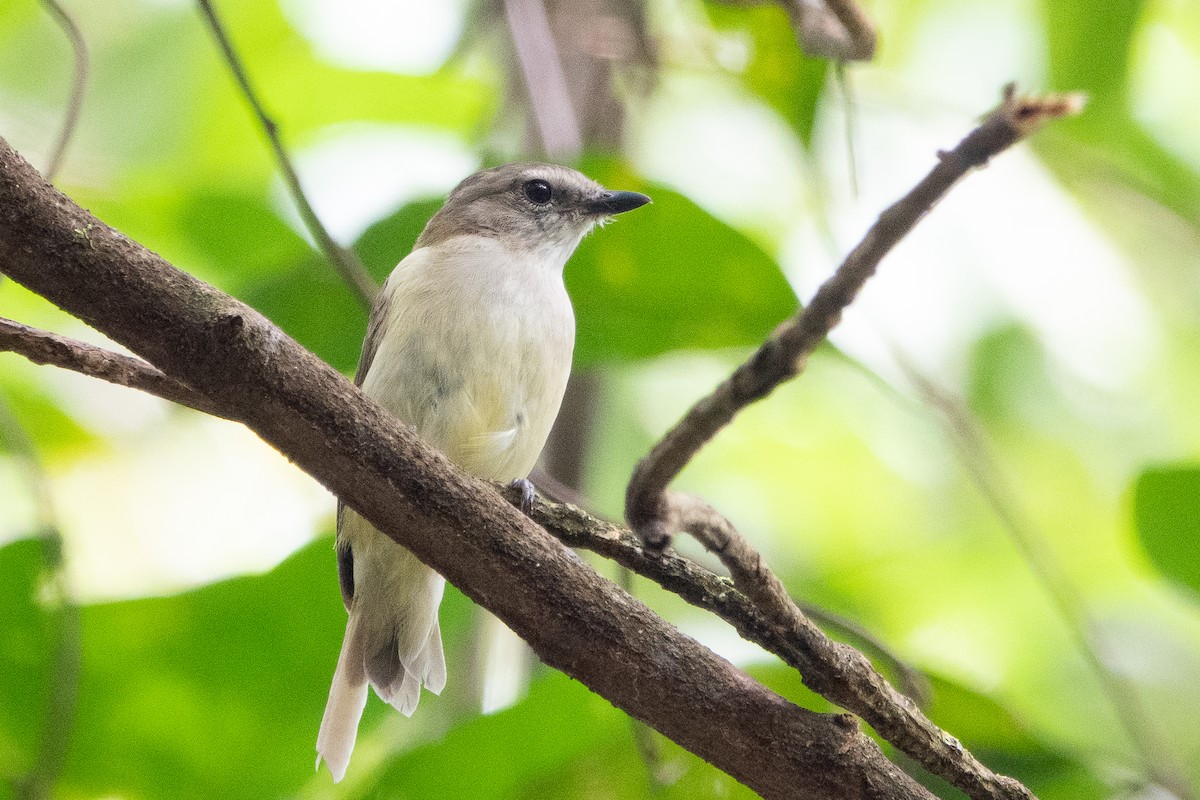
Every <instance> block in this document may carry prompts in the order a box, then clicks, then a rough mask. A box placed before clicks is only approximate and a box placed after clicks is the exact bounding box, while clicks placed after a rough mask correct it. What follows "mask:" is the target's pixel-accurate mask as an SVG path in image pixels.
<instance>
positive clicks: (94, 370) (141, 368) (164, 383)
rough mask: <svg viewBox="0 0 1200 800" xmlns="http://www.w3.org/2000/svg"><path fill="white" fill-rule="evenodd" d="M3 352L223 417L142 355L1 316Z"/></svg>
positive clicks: (206, 401) (204, 398) (210, 404)
mask: <svg viewBox="0 0 1200 800" xmlns="http://www.w3.org/2000/svg"><path fill="white" fill-rule="evenodd" d="M0 352H10V353H19V354H20V355H23V356H25V357H26V358H27V359H29V360H30V361H32V362H33V363H35V364H51V365H53V366H56V367H62V368H63V369H69V370H72V371H74V372H79V373H82V374H84V375H89V376H91V377H93V378H99V379H100V380H104V381H108V382H109V383H115V384H118V385H120V386H128V387H129V388H131V389H140V390H142V391H143V392H147V393H149V394H153V395H157V396H158V397H161V398H163V399H164V400H170V401H171V402H173V403H179V404H180V405H181V406H187V407H188V408H194V409H196V410H197V411H203V412H204V413H206V414H212V415H213V416H217V417H223V416H227V414H225V413H222V411H221V409H220V408H218V407H217V406H216V405H214V404H213V403H212V402H210V401H209V400H208V398H207V397H205V396H204V395H202V394H200V393H199V392H197V391H196V390H195V389H192V388H191V387H189V386H186V385H185V384H183V383H181V382H179V381H177V380H175V379H174V378H169V377H167V376H166V375H164V374H163V372H162V370H160V369H158V368H157V367H155V366H153V365H152V364H147V363H146V362H145V361H143V360H142V359H140V358H134V357H133V356H127V355H123V354H121V353H114V352H112V351H111V350H105V349H104V348H103V347H96V345H94V344H88V343H87V342H81V341H79V340H78V339H72V338H70V337H67V336H59V335H58V334H57V333H50V332H49V331H43V330H38V329H37V328H31V327H29V326H28V325H22V324H21V323H19V322H13V321H12V320H9V319H4V318H3V317H0Z"/></svg>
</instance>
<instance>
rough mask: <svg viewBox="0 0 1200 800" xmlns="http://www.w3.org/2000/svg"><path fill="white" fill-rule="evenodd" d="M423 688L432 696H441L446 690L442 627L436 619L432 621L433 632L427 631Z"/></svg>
mask: <svg viewBox="0 0 1200 800" xmlns="http://www.w3.org/2000/svg"><path fill="white" fill-rule="evenodd" d="M423 673H424V678H425V688H426V689H428V690H429V691H431V692H433V693H434V694H441V693H442V689H445V688H446V654H445V652H444V651H443V650H442V625H441V623H440V622H438V620H437V619H434V621H433V630H431V631H429V642H428V643H427V644H426V645H425V669H424V671H423Z"/></svg>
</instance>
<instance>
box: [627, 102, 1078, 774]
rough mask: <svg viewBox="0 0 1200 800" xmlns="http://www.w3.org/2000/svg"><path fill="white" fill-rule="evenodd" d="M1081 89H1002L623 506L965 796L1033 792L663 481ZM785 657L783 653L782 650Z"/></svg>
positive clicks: (677, 435)
mask: <svg viewBox="0 0 1200 800" xmlns="http://www.w3.org/2000/svg"><path fill="white" fill-rule="evenodd" d="M1081 103H1082V100H1081V98H1079V97H1078V96H1074V95H1072V96H1065V97H1050V98H1042V99H1036V98H1035V99H1028V98H1019V97H1017V95H1016V93H1015V91H1014V89H1013V87H1012V86H1009V87H1007V88H1006V89H1005V93H1004V99H1003V102H1002V103H1001V105H1000V107H999V108H998V109H997V110H996V111H994V112H993V113H992V114H990V115H989V116H988V117H987V118H986V119H985V120H984V121H983V123H981V124H980V125H979V127H978V128H976V129H975V130H974V131H972V132H971V133H970V134H969V135H968V136H967V137H966V138H965V139H963V141H962V142H960V143H959V145H958V146H957V147H956V148H954V150H952V151H949V152H945V153H940V154H939V162H938V164H937V166H935V167H934V169H933V170H932V171H931V172H930V173H929V175H928V176H926V177H925V179H924V180H922V181H921V182H920V183H919V184H918V185H917V186H916V188H914V189H913V190H912V191H911V192H909V194H908V195H907V196H905V197H904V198H903V199H902V200H900V201H899V202H897V203H896V204H894V205H893V206H892V207H891V208H889V209H887V210H886V211H885V212H884V213H883V214H882V215H881V216H880V218H879V221H878V222H876V223H875V225H874V226H872V227H871V229H870V230H869V231H868V232H867V235H866V237H865V238H864V239H863V241H862V242H861V243H860V244H859V245H858V246H857V247H856V248H855V249H854V250H853V251H852V252H851V253H850V255H849V256H847V258H846V260H845V261H844V262H843V263H842V265H841V266H840V267H839V268H838V270H837V271H836V272H835V273H834V275H833V277H832V278H830V279H829V280H828V281H826V283H825V284H823V285H822V286H821V288H820V289H818V290H817V294H816V296H815V297H814V298H813V300H812V302H811V303H810V304H809V305H808V306H807V307H806V308H805V309H803V310H802V311H801V312H800V313H799V314H798V315H797V316H796V317H793V318H792V319H790V320H788V321H786V322H785V323H783V324H782V325H780V326H779V328H778V329H776V331H775V333H774V334H773V335H772V336H771V338H770V339H768V340H767V341H766V342H765V343H764V344H763V345H762V346H761V347H760V348H759V349H758V351H757V352H756V353H755V354H754V355H753V356H752V357H751V358H750V359H749V360H748V361H747V362H746V363H744V364H743V365H742V366H740V367H738V369H737V370H735V371H734V373H733V375H732V376H730V377H729V378H728V379H727V380H726V381H724V382H723V383H722V384H721V385H720V386H718V387H717V388H716V390H714V391H713V393H712V394H710V395H709V396H708V397H706V398H704V399H702V400H701V401H699V402H698V403H697V404H696V405H695V406H693V407H692V409H691V410H690V411H689V412H688V413H687V414H686V415H685V416H684V418H683V419H682V420H681V421H680V422H679V423H678V424H676V426H675V427H674V428H672V429H671V430H670V431H668V432H667V434H666V435H665V436H663V438H662V439H661V440H660V441H659V442H658V443H657V444H656V445H655V446H654V448H653V449H652V450H651V451H650V453H649V455H647V456H646V458H645V459H643V460H642V461H641V462H640V463H639V464H638V465H637V467H636V469H635V470H634V473H633V476H632V478H631V479H630V482H629V486H628V488H627V490H626V506H625V514H626V518H627V519H628V520H629V523H630V525H631V526H632V527H633V529H634V530H635V531H637V533H638V534H639V535H640V536H641V538H642V540H643V541H644V542H646V543H647V546H648V547H650V548H651V549H653V550H657V551H662V550H663V549H665V548H666V547H667V546H668V545H669V543H670V540H671V536H672V534H673V533H674V532H676V531H686V532H687V533H690V534H692V535H693V536H694V537H696V538H697V539H698V540H699V541H700V542H701V543H702V544H703V545H704V546H705V547H706V548H707V549H708V550H710V551H712V552H713V553H715V554H717V556H718V557H719V558H720V559H721V561H722V563H723V564H725V566H726V567H727V568H728V569H729V571H730V573H731V575H732V576H733V581H734V585H735V586H736V587H737V589H738V590H740V591H741V592H742V593H743V594H744V595H746V597H747V598H749V600H750V601H751V602H752V603H753V604H754V606H755V607H756V608H757V609H758V610H759V611H760V612H761V613H762V614H763V616H764V617H765V618H766V619H767V620H768V621H769V622H770V623H771V625H773V626H775V627H777V628H778V629H780V630H781V631H784V632H786V633H785V634H784V636H785V638H786V639H788V640H790V641H792V642H794V643H803V644H802V645H801V651H800V652H799V653H798V656H799V658H798V660H797V662H796V663H793V661H791V660H789V662H788V663H792V664H793V666H796V667H797V669H799V670H800V672H801V675H802V676H803V679H804V682H805V684H806V685H807V686H809V687H810V688H811V689H813V690H814V691H816V692H818V693H819V694H821V695H823V696H824V697H826V698H828V699H830V700H832V701H834V702H836V703H838V704H839V705H841V706H842V707H844V708H847V709H849V710H850V711H853V712H854V713H856V714H858V715H859V716H861V717H862V718H863V719H864V720H866V721H867V722H868V723H870V725H871V726H872V727H873V728H874V729H875V731H876V732H877V733H879V735H880V736H882V737H883V738H884V739H886V740H888V741H889V742H891V743H892V744H894V745H895V746H896V747H898V748H900V749H901V750H903V751H904V752H905V753H908V754H909V755H910V756H912V757H913V758H915V759H917V760H918V761H919V762H920V763H921V764H922V765H923V766H925V767H926V768H927V769H929V770H930V771H931V772H933V773H934V774H936V775H939V776H941V777H943V778H945V779H946V780H948V781H949V782H950V783H951V784H952V785H954V786H956V787H958V788H959V789H961V790H963V791H964V792H966V793H967V794H968V795H969V796H971V797H972V798H1029V797H1032V795H1031V794H1030V793H1029V791H1028V789H1026V788H1025V787H1024V786H1021V785H1020V784H1019V783H1017V782H1016V781H1013V780H1012V779H1010V778H1005V777H1002V776H998V775H996V774H994V773H992V772H991V771H990V770H988V769H987V768H986V767H984V766H983V765H981V764H980V763H979V762H978V761H976V760H975V758H974V757H973V756H972V755H971V754H970V753H968V752H966V751H965V750H964V749H963V747H962V745H961V744H960V743H959V742H958V741H957V740H955V739H954V738H953V737H949V736H948V735H947V734H945V733H944V732H942V731H941V730H939V729H938V728H937V727H936V726H935V725H933V723H931V722H930V721H929V720H928V719H926V718H925V716H924V715H923V714H921V713H920V711H919V710H918V709H917V708H916V707H915V706H914V705H913V704H912V703H911V702H910V701H909V700H908V699H907V698H906V697H904V696H903V695H901V694H900V693H899V692H897V691H896V690H895V689H894V688H893V687H892V686H891V685H889V684H888V683H887V681H886V680H885V679H884V678H883V677H882V676H881V675H880V674H879V673H878V672H876V671H875V670H874V669H873V668H872V667H871V665H870V662H868V661H867V660H866V659H865V658H864V657H863V656H862V654H861V653H859V652H858V651H856V650H853V649H852V648H849V647H845V646H844V645H838V644H836V643H834V642H832V641H830V640H829V639H828V638H826V637H825V636H824V634H823V633H821V631H820V629H819V628H817V627H816V626H815V625H814V624H813V623H812V621H811V620H809V619H808V618H806V617H805V615H804V614H803V612H801V610H800V609H799V608H798V607H797V605H796V603H795V602H794V601H793V600H792V599H791V597H790V596H789V595H788V593H787V590H786V588H785V587H784V586H783V584H782V583H781V582H780V580H779V579H778V577H776V576H775V574H774V573H773V572H772V571H771V570H770V568H769V567H768V566H767V564H766V562H765V561H764V560H763V558H762V556H761V554H760V553H759V552H758V551H757V550H756V549H755V548H754V546H753V545H752V544H750V542H749V541H748V540H747V539H746V538H745V537H743V536H742V535H741V534H740V533H739V532H738V531H737V529H736V528H735V527H734V526H733V525H732V524H731V523H730V522H729V521H728V520H727V519H726V518H725V517H724V516H722V515H721V514H720V513H719V512H717V511H716V509H714V508H712V507H711V506H710V505H709V504H708V503H706V502H705V501H704V500H702V499H700V498H698V497H693V496H691V495H683V494H677V493H672V492H668V491H667V487H668V486H669V484H670V483H671V482H672V481H673V480H674V479H675V477H676V476H677V475H678V474H679V472H680V471H681V470H682V469H683V467H684V466H685V465H686V464H687V463H688V462H689V461H690V460H691V459H692V457H693V456H694V455H695V454H696V453H697V452H699V451H700V449H701V448H702V447H703V446H704V445H705V444H706V443H707V442H708V441H709V440H710V439H711V438H712V437H713V436H714V435H716V433H717V432H718V431H719V430H720V429H721V428H723V427H724V426H725V425H727V424H728V423H729V422H730V421H732V419H733V418H734V416H735V415H736V414H737V413H738V412H739V411H740V410H741V409H742V408H744V407H745V406H747V405H749V404H750V403H753V402H755V401H756V400H759V399H762V398H763V397H765V396H767V395H768V394H769V393H770V392H771V391H773V390H774V389H775V388H776V387H777V386H778V385H779V384H781V383H783V382H784V381H785V380H788V379H790V378H792V377H794V376H796V375H798V374H799V373H800V372H802V371H803V369H804V366H805V364H806V361H807V359H808V356H809V355H810V354H811V353H812V352H813V350H815V349H816V347H817V346H818V345H819V344H820V343H821V341H823V340H824V338H825V337H826V335H827V334H828V333H829V331H830V330H832V328H833V327H834V325H836V324H837V323H838V321H839V320H840V319H841V315H842V312H843V311H844V310H845V308H846V307H847V306H848V305H849V304H850V303H851V302H852V301H853V299H854V298H855V296H857V294H858V292H859V290H860V289H861V288H862V286H863V285H864V284H865V283H866V281H867V280H868V279H869V278H870V277H871V275H873V274H874V272H875V269H876V267H877V266H878V264H879V262H880V261H881V260H882V258H883V257H884V255H886V254H887V253H888V252H889V251H890V250H891V249H892V247H894V246H895V245H896V244H897V243H898V242H899V241H900V240H901V239H902V238H903V237H904V236H905V235H907V233H908V232H909V231H910V230H911V229H912V228H913V227H914V226H915V225H916V223H917V222H918V221H920V219H921V218H922V217H923V216H924V215H925V214H926V213H928V212H929V210H930V209H931V208H932V207H933V206H934V204H936V203H937V201H938V200H940V199H941V198H942V197H943V196H944V195H945V193H946V192H947V191H949V189H950V188H951V187H952V186H953V185H954V184H955V183H956V182H957V181H958V180H959V179H960V178H962V177H963V176H964V175H966V174H967V173H968V172H969V171H971V170H972V169H974V168H976V167H979V166H982V165H984V164H986V163H987V161H988V160H989V159H990V158H991V157H992V156H994V155H996V154H997V153H999V152H1001V151H1003V150H1004V149H1006V148H1008V147H1009V146H1011V145H1012V144H1014V143H1015V142H1017V141H1019V140H1020V139H1021V138H1023V137H1024V136H1026V135H1028V134H1029V133H1031V132H1033V131H1034V130H1036V128H1037V127H1038V126H1039V125H1040V124H1041V123H1042V122H1044V121H1045V120H1047V119H1052V118H1055V117H1058V116H1062V115H1064V114H1070V113H1076V112H1077V111H1078V110H1079V108H1080V107H1081ZM785 658H786V656H785Z"/></svg>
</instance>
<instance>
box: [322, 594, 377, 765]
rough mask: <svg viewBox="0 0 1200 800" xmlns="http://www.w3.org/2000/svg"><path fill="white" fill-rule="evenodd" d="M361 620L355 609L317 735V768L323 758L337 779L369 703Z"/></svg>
mask: <svg viewBox="0 0 1200 800" xmlns="http://www.w3.org/2000/svg"><path fill="white" fill-rule="evenodd" d="M358 623H359V615H358V614H356V613H354V612H353V611H352V612H351V613H350V621H349V622H347V623H346V638H345V639H344V640H342V652H341V653H340V654H339V655H338V663H337V669H336V670H334V673H333V685H332V686H331V687H330V688H329V701H328V702H327V703H326V704H325V715H324V716H323V717H321V730H320V733H318V734H317V769H320V768H321V760H322V759H324V760H325V763H326V764H328V765H329V771H330V772H331V773H333V779H334V781H340V780H341V779H342V776H344V775H345V774H346V766H347V765H348V764H349V763H350V753H351V752H353V750H354V739H355V738H356V737H357V736H358V721H359V720H360V719H362V713H363V708H365V707H366V705H367V672H366V669H365V668H364V664H363V637H362V634H361V633H360V630H359V628H360V626H359V624H358Z"/></svg>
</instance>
